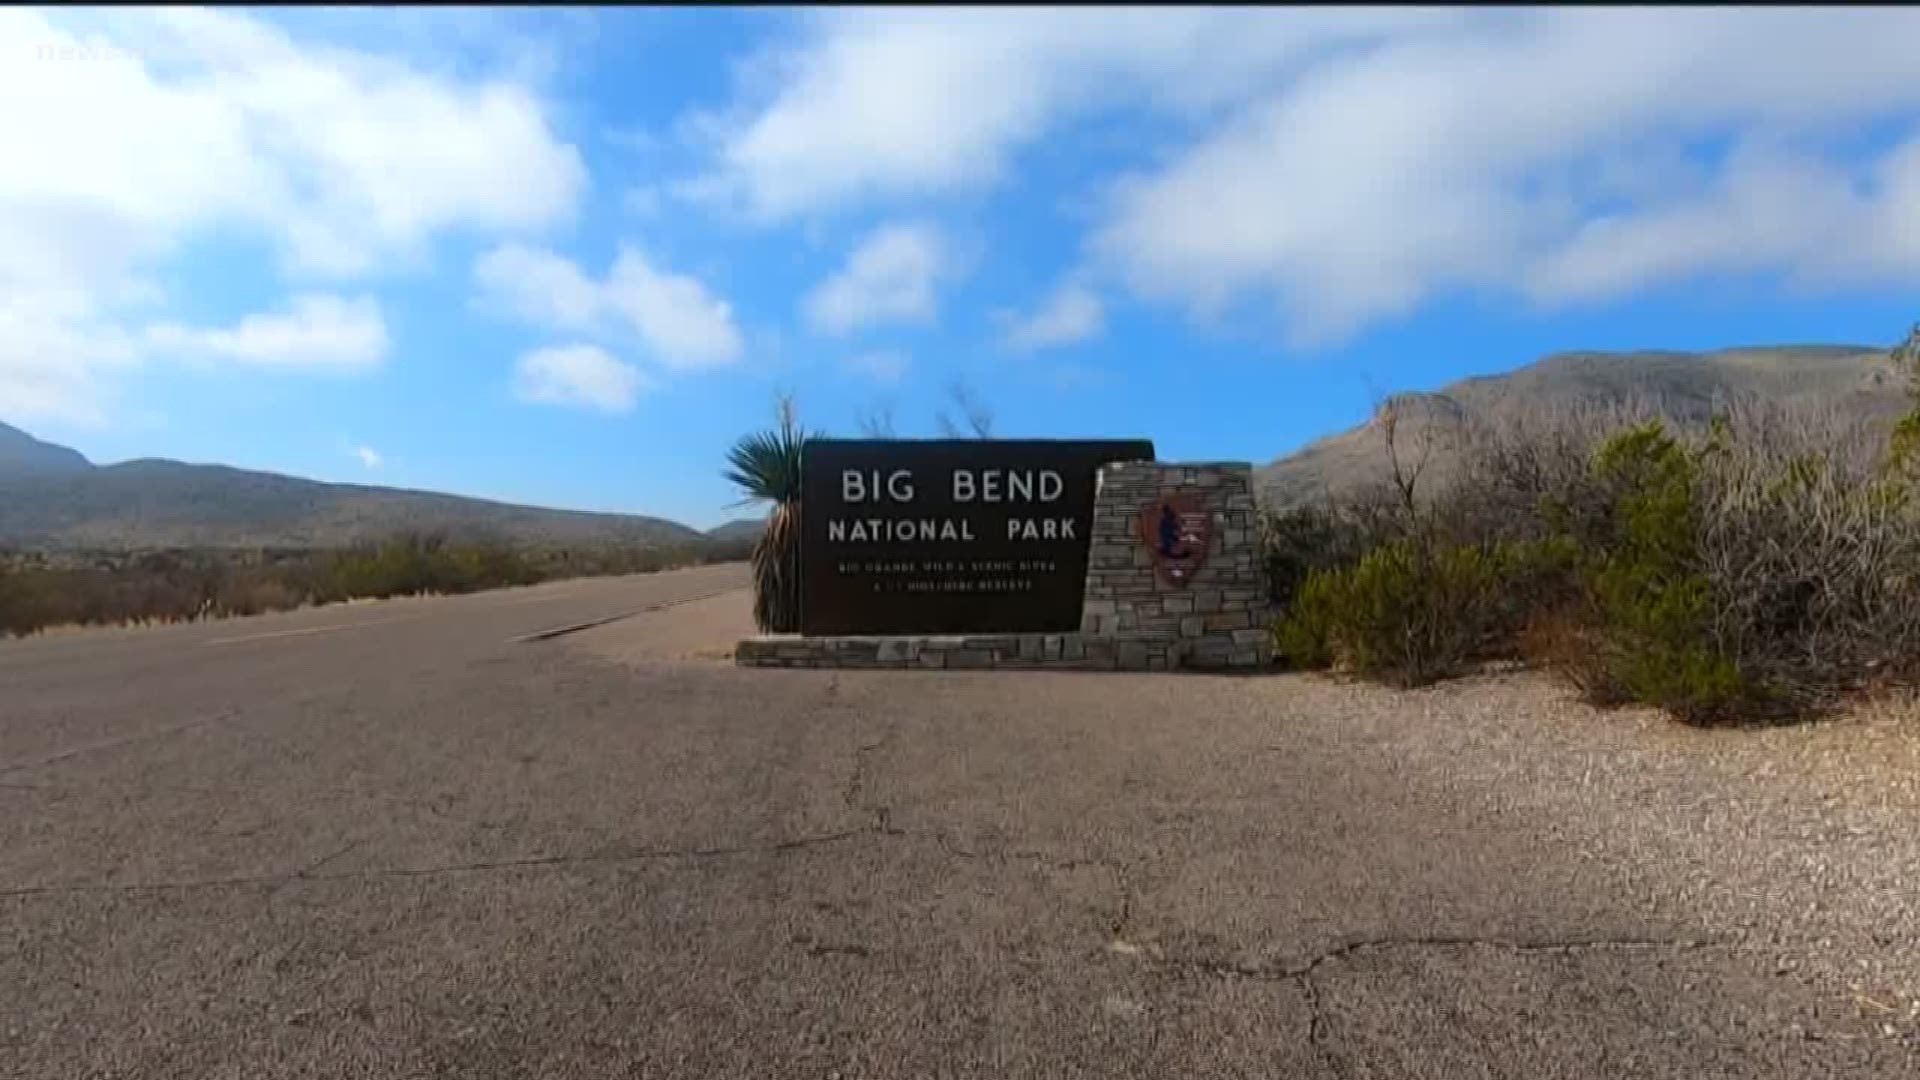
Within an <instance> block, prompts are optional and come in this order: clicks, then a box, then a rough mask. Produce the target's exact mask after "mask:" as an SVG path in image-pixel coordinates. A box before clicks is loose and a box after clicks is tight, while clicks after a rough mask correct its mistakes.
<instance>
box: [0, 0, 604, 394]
mask: <svg viewBox="0 0 1920 1080" xmlns="http://www.w3.org/2000/svg"><path fill="white" fill-rule="evenodd" d="M0 43H3V44H0V101H7V102H32V103H33V104H32V107H30V108H4V109H0V146H4V147H6V149H7V164H6V167H5V168H4V169H0V296H6V297H9V298H10V299H9V300H8V301H7V302H5V303H6V307H7V309H8V310H7V313H6V315H5V316H4V317H0V413H6V414H9V415H16V416H35V417H53V418H60V417H66V418H69V419H71V418H74V417H78V416H91V417H93V418H95V419H101V418H104V417H105V416H106V415H107V414H108V413H109V412H111V411H112V395H113V391H114V387H115V386H116V385H117V383H118V373H119V371H120V370H121V369H122V368H123V367H125V366H127V365H128V364H129V363H130V362H132V360H133V359H137V358H136V357H131V356H130V354H129V353H130V350H131V349H132V345H131V344H130V342H136V341H138V340H139V339H141V338H142V337H144V332H143V330H142V324H143V323H146V322H150V321H152V318H153V316H154V315H155V314H156V311H155V310H154V309H156V308H157V307H158V306H160V305H162V304H163V303H164V301H165V298H166V294H165V290H164V289H163V288H162V287H161V286H162V284H163V283H164V281H165V280H166V276H167V269H168V267H169V264H170V261H171V260H172V259H174V258H175V257H177V256H178V255H180V254H181V253H182V252H183V250H184V249H185V248H186V247H187V245H188V244H190V243H191V242H192V241H194V240H195V239H198V238H201V237H205V236H211V235H215V234H218V235H220V236H222V237H225V238H233V237H238V238H242V239H246V240H255V239H257V240H262V241H265V243H266V244H267V245H268V246H269V248H270V249H271V250H272V251H274V252H276V253H277V255H278V256H279V259H280V261H281V263H282V264H283V266H284V267H285V268H286V270H287V271H288V272H290V273H292V274H295V275H300V276H309V277H314V276H319V277H336V278H337V277H349V276H359V275H371V274H375V273H380V272H386V271H389V270H391V269H392V268H395V267H406V266H410V265H415V264H417V262H418V261H419V260H420V259H421V257H422V256H424V255H425V254H426V253H427V252H428V251H429V250H430V245H431V242H432V241H433V240H434V239H435V238H437V237H439V236H442V235H444V234H448V233H453V232H475V231H477V232H480V233H482V234H498V233H520V232H529V231H537V230H542V229H545V228H547V227H549V226H552V225H556V224H560V223H563V222H565V221H566V220H568V219H569V218H570V217H571V216H572V214H573V213H574V211H575V208H576V206H577V204H578V203H579V200H580V197H581V195H582V193H583V192H584V191H585V188H586V185H587V174H586V169H585V166H584V165H583V163H582V161H581V159H580V156H579V154H578V152H577V151H576V150H575V149H574V148H573V147H572V146H570V145H568V144H567V143H566V142H564V141H562V140H561V139H560V138H559V137H558V136H557V135H556V134H555V133H554V132H553V130H552V128H551V127H550V125H549V123H548V121H547V118H546V108H545V106H544V104H543V103H542V101H541V100H540V99H539V98H538V97H537V96H536V95H535V93H534V92H533V91H532V90H530V89H528V88H526V87H524V86H522V85H518V84H515V83H512V82H507V81H501V80H498V79H493V80H488V79H483V78H477V77H455V76H452V75H449V74H446V73H444V72H441V71H429V70H424V69H422V68H420V67H417V66H411V65H409V64H408V63H406V62H402V61H399V60H395V59H392V58H388V57H382V56H378V55H375V54H372V53H369V52H365V51H357V50H352V49H346V48H339V47H332V46H318V45H314V44H311V43H309V42H302V41H296V40H294V39H292V38H290V37H288V36H287V35H286V34H285V33H283V32H282V31H280V30H278V29H275V28H273V27H271V26H270V25H268V24H267V23H265V22H263V21H261V20H258V19H256V18H253V17H251V16H248V15H246V14H243V13H238V12H231V11H212V10H154V11H149V12H140V13H138V14H134V13H118V14H116V15H114V16H113V17H111V18H107V17H104V16H98V15H91V14H89V13H86V12H68V11H54V12H41V11H31V10H27V9H24V8H21V9H6V10H0ZM505 163H510V166H507V167H503V164H505ZM49 296H50V297H55V298H57V299H58V301H59V302H57V303H54V304H51V305H49V304H45V303H41V302H40V301H39V299H38V298H44V297H49ZM25 297H33V298H36V299H35V300H34V301H33V302H26V301H24V300H21V299H19V298H25ZM267 325H268V329H271V328H272V324H267ZM162 336H164V332H163V335H162ZM229 343H230V344H233V345H235V347H237V348H240V349H241V350H242V351H251V350H253V349H254V348H255V346H254V345H252V344H242V343H241V342H240V341H239V339H232V340H231V341H230V342H229ZM133 351H137V350H133Z"/></svg>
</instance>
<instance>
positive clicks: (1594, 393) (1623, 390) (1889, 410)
mask: <svg viewBox="0 0 1920 1080" xmlns="http://www.w3.org/2000/svg"><path fill="white" fill-rule="evenodd" d="M1749 395H1757V396H1760V397H1764V398H1768V399H1772V400H1776V401H1783V402H1785V401H1793V402H1819V403H1823V404H1826V405H1829V406H1831V407H1834V408H1838V409H1841V410H1844V411H1845V412H1846V413H1848V414H1851V415H1857V416H1858V417H1860V419H1861V421H1862V422H1863V423H1879V422H1884V421H1889V420H1891V419H1893V418H1894V417H1897V416H1899V415H1900V414H1901V413H1903V412H1904V411H1905V410H1906V408H1907V398H1906V391H1905V382H1904V381H1903V379H1902V378H1901V376H1900V375H1899V373H1898V372H1897V371H1895V370H1894V368H1893V365H1892V364H1891V363H1890V362H1889V359H1888V355H1887V351H1886V350H1884V349H1873V348H1868V347H1865V346H1857V345H1810V346H1777V347H1769V348H1751V349H1728V350H1724V351H1720V352H1712V353H1680V352H1635V353H1596V352H1574V353H1561V354H1557V355H1554V356H1549V357H1546V358H1545V359H1542V360H1539V361H1536V362H1534V363H1532V364H1529V365H1527V366H1526V367H1523V368H1519V369H1517V370H1515V371H1511V372H1507V373H1506V374H1503V375H1488V376H1482V377H1478V378H1472V379H1462V380H1460V381H1459V382H1455V383H1450V384H1448V385H1446V386H1444V387H1442V388H1440V389H1439V390H1437V391H1433V392H1413V393H1407V394H1401V395H1398V396H1396V398H1395V399H1394V400H1395V402H1396V403H1397V404H1398V405H1399V406H1400V408H1401V409H1402V415H1403V416H1405V417H1406V418H1407V419H1406V421H1405V422H1404V423H1405V425H1406V426H1405V428H1404V430H1407V431H1408V432H1409V433H1410V434H1411V433H1412V432H1415V431H1417V430H1418V428H1417V425H1420V424H1431V423H1433V422H1434V421H1435V420H1436V419H1444V418H1451V417H1457V416H1459V415H1461V414H1462V413H1481V414H1484V413H1488V412H1494V411H1499V410H1505V409H1513V408H1523V409H1524V408H1528V407H1535V406H1537V407H1564V406H1573V405H1582V404H1605V403H1609V402H1622V401H1626V400H1629V399H1631V398H1636V397H1637V398H1640V399H1642V400H1648V401H1651V402H1653V403H1654V404H1656V405H1657V407H1658V409H1659V411H1660V412H1661V413H1662V414H1664V415H1667V416H1670V417H1672V418H1674V419H1675V420H1676V421H1679V422H1681V423H1688V424H1690V423H1700V422H1705V421H1706V420H1707V419H1709V418H1710V417H1711V416H1712V415H1713V412H1714V409H1715V408H1716V406H1718V405H1719V404H1721V403H1723V402H1725V401H1727V400H1729V399H1731V398H1736V397H1744V396H1749ZM1449 465H1450V461H1449V460H1448V459H1447V455H1446V452H1445V450H1444V448H1442V449H1438V450H1436V452H1435V456H1434V458H1433V461H1432V464H1431V466H1430V469H1431V470H1432V472H1431V474H1430V475H1432V476H1434V477H1436V478H1437V477H1440V476H1443V475H1444V474H1445V472H1446V471H1447V469H1448V467H1449ZM1386 475H1387V463H1386V459H1385V455H1384V453H1383V451H1382V443H1381V437H1380V432H1379V429H1378V427H1377V426H1376V424H1375V422H1374V421H1368V422H1367V423H1364V424H1360V425H1358V426H1356V427H1353V428H1350V429H1348V430H1346V431H1343V432H1341V433H1339V434H1337V435H1331V436H1328V437H1327V438H1324V439H1321V440H1319V441H1317V442H1314V443H1312V444H1310V445H1308V446H1306V447H1304V448H1302V449H1301V450H1299V451H1296V452H1295V453H1292V454H1288V455H1286V456H1285V457H1281V458H1277V459H1275V460H1274V461H1273V462H1271V463H1269V464H1268V465H1266V466H1264V467H1262V468H1259V469H1256V470H1255V471H1254V487H1255V490H1256V492H1257V493H1258V495H1259V496H1260V499H1261V502H1262V503H1264V504H1265V505H1267V506H1270V507H1283V506H1291V505H1297V504H1299V503H1302V502H1310V501H1314V500H1317V499H1321V498H1324V497H1325V494H1326V492H1328V491H1329V490H1330V491H1332V492H1334V493H1336V494H1338V493H1341V492H1347V491H1352V490H1354V489H1356V488H1359V487H1361V486H1364V485H1367V484H1370V483H1373V482H1376V481H1379V480H1382V479H1384V478H1385V477H1386Z"/></svg>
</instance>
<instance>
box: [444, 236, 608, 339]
mask: <svg viewBox="0 0 1920 1080" xmlns="http://www.w3.org/2000/svg"><path fill="white" fill-rule="evenodd" d="M473 279H474V283H475V284H476V285H477V286H478V287H479V290H480V301H481V303H482V304H485V305H489V306H492V307H497V308H499V309H501V310H503V311H505V312H506V313H507V314H510V315H513V316H515V317H517V318H521V319H526V320H528V321H531V322H536V323H539V324H541V325H544V326H551V327H555V328H557V329H563V330H586V329H589V328H591V327H593V326H594V325H595V324H596V323H597V322H599V320H600V317H601V315H602V312H603V309H604V308H605V306H606V295H605V291H604V289H603V288H602V286H601V284H600V283H599V282H597V281H595V280H593V279H592V278H591V277H588V276H587V275H586V274H585V273H583V272H582V271H581V269H580V268H579V267H578V266H575V265H574V264H573V262H572V261H571V260H569V259H565V258H562V257H561V256H559V255H556V254H554V253H553V252H551V251H547V250H545V249H536V248H531V247H527V246H525V245H522V244H504V245H502V246H500V247H497V248H494V249H493V250H492V251H489V252H487V253H486V254H485V255H482V256H481V257H480V258H479V260H478V261H477V262H475V263H474V266H473Z"/></svg>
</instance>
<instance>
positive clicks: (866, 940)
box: [0, 567, 1920, 1080]
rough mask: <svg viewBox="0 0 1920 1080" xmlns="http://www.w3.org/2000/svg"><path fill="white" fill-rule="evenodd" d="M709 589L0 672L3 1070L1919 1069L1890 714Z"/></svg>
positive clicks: (168, 634) (1504, 1072) (687, 578)
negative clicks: (1707, 717) (1593, 692)
mask: <svg viewBox="0 0 1920 1080" xmlns="http://www.w3.org/2000/svg"><path fill="white" fill-rule="evenodd" d="M743 581H744V572H743V571H742V570H741V568H738V567H715V568H707V569H704V570H699V571H691V572H687V573H682V574H664V575H654V576H650V577H636V578H629V579H620V580H617V581H605V582H584V583H566V584H562V585H554V586H541V587H539V588H537V589H531V590H514V591H511V592H503V593H494V594H486V595H483V596H473V597H462V598H454V599H446V600H419V601H399V602H394V603H391V604H378V605H365V606H356V607H353V608H339V609H320V610H318V611H312V612H302V613H297V614H294V615H288V616H279V617H273V618H268V619H260V620H248V621H246V622H242V623H228V624H221V625H218V626H205V627H186V628H176V629H170V630H161V631H145V632H126V633H120V632H116V633H106V634H77V635H63V636H56V637H52V638H47V639H44V640H35V641H29V642H16V643H0V1075H6V1076H20V1077H34V1078H42V1077H46V1078H55V1077H59V1078H64V1077H81V1076H116V1077H119V1076H124V1077H183V1078H185V1077H191V1078H195V1080H200V1078H215V1077H231V1078H241V1077H245V1078H247V1080H257V1078H260V1077H283V1076H285V1077H292V1076H313V1077H328V1078H336V1077H347V1076H366V1077H415V1076H418V1077H427V1076H446V1077H455V1076H458V1077H594V1078H598V1077H615V1076H620V1077H708V1076H711V1077H722V1076H724V1077H738V1076H755V1077H796V1078H797V1077H809V1078H817V1080H826V1078H829V1077H839V1078H841V1080H856V1078H873V1080H895V1078H906V1077H993V1078H996V1080H999V1078H1006V1077H1101V1078H1113V1077H1134V1076H1137V1077H1166V1076H1182V1077H1189V1076H1193V1077H1198V1076H1235V1077H1239V1076H1244V1077H1268V1076H1273V1077H1322V1076H1323V1077H1361V1076H1372V1077H1425V1076H1431V1077H1467V1076H1502V1077H1515V1078H1527V1080H1536V1078H1542V1077H1589V1076H1590V1077H1609V1078H1611V1077H1619V1076H1672V1077H1687V1078H1693V1077H1708V1076H1725V1077H1755V1076H1778V1077H1795V1078H1798V1077H1809V1076H1849V1077H1851V1076H1886V1077H1897V1076H1911V1075H1916V1074H1920V1042H1916V1040H1915V1035H1914V1021H1915V1013H1914V1009H1913V1002H1914V1001H1915V1000H1916V998H1917V997H1920V965H1917V964H1916V957H1917V956H1920V948H1916V941H1917V940H1920V939H1917V938H1916V933H1915V924H1916V921H1917V920H1920V912H1916V910H1915V909H1916V905H1914V904H1913V903H1912V900H1911V897H1912V889H1911V883H1912V882H1914V881H1916V880H1920V876H1916V871H1920V828H1916V827H1915V826H1916V825H1920V799H1916V797H1915V789H1914V787H1913V781H1912V777H1913V776H1914V775H1915V771H1903V770H1902V769H1901V768H1899V766H1901V765H1903V764H1905V763H1907V762H1908V761H1909V760H1910V759H1908V758H1903V757H1901V755H1902V754H1910V753H1911V752H1912V748H1913V746H1914V740H1913V737H1912V735H1911V732H1912V729H1913V725H1912V724H1911V723H1904V724H1903V723H1901V722H1899V721H1887V722H1881V723H1869V722H1867V721H1860V722H1857V723H1855V724H1853V725H1852V726H1848V725H1834V726H1829V727H1827V728H1823V729H1800V730H1797V731H1793V732H1784V733H1767V734H1765V735H1753V734H1750V733H1749V734H1742V733H1720V734H1710V733H1697V732H1687V731H1685V730H1683V729H1678V728H1675V727H1673V726H1672V725H1666V724H1662V723H1659V722H1657V721H1652V720H1650V719H1648V718H1644V717H1638V716H1633V715H1616V716H1607V717H1601V716H1598V715H1596V714H1592V713H1590V712H1588V711H1587V710H1584V709H1582V708H1579V707H1577V706H1574V705H1572V704H1570V703H1568V702H1567V701H1565V700H1564V697H1563V696H1562V695H1560V694H1559V693H1558V692H1557V691H1555V690H1554V689H1553V688H1552V687H1550V686H1549V685H1547V684H1545V683H1543V682H1541V681H1539V680H1535V679H1531V678H1528V677H1515V676H1506V677H1493V678H1486V679H1478V680H1469V681H1466V682H1463V683H1458V684H1453V685H1450V686H1447V687H1442V688H1439V689H1437V690H1434V691H1429V692H1425V693H1419V694H1396V693H1392V692H1389V691H1384V690H1378V689H1374V688H1368V687H1359V686H1348V685H1342V684H1339V683H1336V682H1332V681H1329V680H1325V679H1319V678H1305V677H1294V676H1283V677H1272V678H1226V677H1221V678H1215V677H1201V676H1178V675H1176V676H1168V675H1112V674H1070V673H1047V672H1035V673H1021V674H1015V673H985V672H982V673H963V672H953V673H919V672H913V673H892V672H844V673H834V672H804V671H741V670H737V669H735V668H733V667H732V666H731V665H729V664H727V663H726V662H725V661H724V660H721V659H718V658H717V657H718V656H719V655H720V654H722V653H723V652H724V650H725V647H726V645H727V644H728V643H729V642H730V641H731V640H732V638H733V637H734V636H735V635H737V634H738V633H739V632H740V631H741V630H742V628H743V626H744V623H745V616H746V596H745V594H744V593H743V592H741V591H739V587H740V586H741V585H742V584H743ZM649 609H651V610H649ZM629 612H638V613H637V614H631V615H629V617H626V618H623V619H620V620H618V621H614V622H609V623H607V624H605V625H602V626H599V627H597V628H594V629H588V630H583V631H580V632H578V633H574V634H569V635H565V636H561V637H555V638H552V639H547V640H529V639H528V636H529V635H531V634H533V633H535V632H536V631H539V630H542V629H546V628H551V627H558V626H565V625H572V624H574V623H579V622H586V621H592V620H594V619H597V618H599V617H600V616H602V615H607V614H624V613H629ZM1916 760H1920V756H1916Z"/></svg>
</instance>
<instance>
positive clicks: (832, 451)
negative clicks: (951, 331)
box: [800, 439, 1153, 635]
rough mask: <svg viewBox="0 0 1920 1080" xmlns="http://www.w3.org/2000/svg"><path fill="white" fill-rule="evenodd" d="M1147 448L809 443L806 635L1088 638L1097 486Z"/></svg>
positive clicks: (803, 577) (803, 519) (804, 463)
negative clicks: (1083, 630)
mask: <svg viewBox="0 0 1920 1080" xmlns="http://www.w3.org/2000/svg"><path fill="white" fill-rule="evenodd" d="M1151 460H1153V443H1151V442H1148V441H1145V440H1135V441H1110V442H1109V441H1100V442H1081V441H1065V440H1037V439H1036V440H1012V439H943V440H931V439H929V440H919V439H889V440H872V439H810V440H808V442H807V444H806V446H805V447H804V448H803V449H802V451H801V465H800V631H801V633H803V634H812V635H819V634H969V633H1058V632H1064V631H1072V630H1078V629H1079V628H1080V603H1081V599H1082V594H1083V591H1084V590H1085V588H1086V577H1087V551H1088V547H1089V536H1088V533H1089V532H1090V531H1091V529H1092V527H1093V497H1094V483H1095V475H1096V474H1097V472H1098V471H1099V468H1100V466H1102V465H1105V464H1107V463H1109V462H1114V461H1151Z"/></svg>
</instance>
